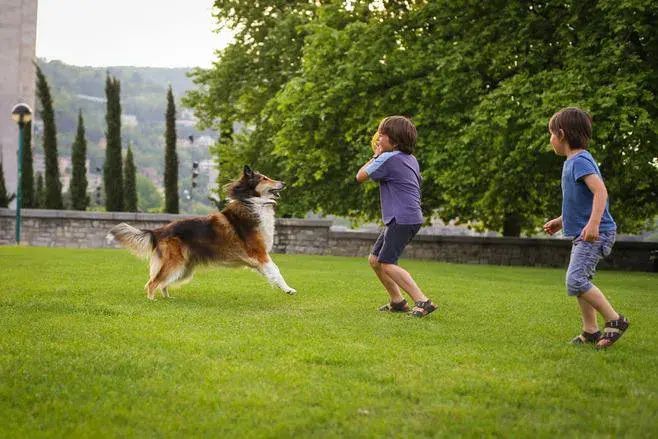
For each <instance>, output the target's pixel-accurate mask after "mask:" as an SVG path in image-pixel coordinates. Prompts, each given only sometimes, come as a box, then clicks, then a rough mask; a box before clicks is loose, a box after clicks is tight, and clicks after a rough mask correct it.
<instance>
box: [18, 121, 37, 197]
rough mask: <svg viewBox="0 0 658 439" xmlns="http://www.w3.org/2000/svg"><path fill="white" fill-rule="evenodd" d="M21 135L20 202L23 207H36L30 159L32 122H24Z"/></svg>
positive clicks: (31, 160)
mask: <svg viewBox="0 0 658 439" xmlns="http://www.w3.org/2000/svg"><path fill="white" fill-rule="evenodd" d="M23 136H24V138H23V150H22V151H23V156H22V157H21V161H22V168H23V169H22V170H21V186H22V192H21V204H22V207H25V208H34V207H36V199H35V194H34V163H33V159H32V122H28V123H26V124H25V127H24V128H23Z"/></svg>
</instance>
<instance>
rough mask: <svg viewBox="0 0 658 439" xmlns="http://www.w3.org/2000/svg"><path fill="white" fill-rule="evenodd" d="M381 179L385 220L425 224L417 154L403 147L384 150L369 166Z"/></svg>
mask: <svg viewBox="0 0 658 439" xmlns="http://www.w3.org/2000/svg"><path fill="white" fill-rule="evenodd" d="M365 171H366V173H367V174H368V177H370V178H371V179H372V180H374V181H377V182H379V199H380V203H381V207H382V220H384V224H389V223H390V222H391V221H393V220H394V219H395V222H396V223H397V224H422V222H423V213H422V211H421V210H420V182H421V177H420V167H419V166H418V161H417V160H416V157H414V156H413V155H411V154H406V153H403V152H401V151H390V152H384V153H382V154H380V155H379V157H377V158H376V159H375V160H373V161H372V162H371V163H370V164H369V165H368V166H367V167H366V169H365Z"/></svg>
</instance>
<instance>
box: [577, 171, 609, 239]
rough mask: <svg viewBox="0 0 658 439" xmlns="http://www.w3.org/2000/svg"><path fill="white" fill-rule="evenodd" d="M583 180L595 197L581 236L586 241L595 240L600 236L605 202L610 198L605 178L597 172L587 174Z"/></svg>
mask: <svg viewBox="0 0 658 439" xmlns="http://www.w3.org/2000/svg"><path fill="white" fill-rule="evenodd" d="M583 181H584V182H585V184H586V185H587V187H588V188H589V190H590V191H592V194H594V199H593V201H592V213H591V215H590V216H589V221H588V222H587V224H586V225H585V227H584V228H583V231H582V232H581V234H580V236H582V237H583V239H584V240H585V241H594V240H596V239H597V238H598V237H599V225H600V224H601V218H602V217H603V212H604V211H605V203H606V201H607V200H608V190H607V189H606V187H605V183H603V180H601V178H600V177H599V176H598V175H596V174H589V175H586V176H585V177H584V178H583Z"/></svg>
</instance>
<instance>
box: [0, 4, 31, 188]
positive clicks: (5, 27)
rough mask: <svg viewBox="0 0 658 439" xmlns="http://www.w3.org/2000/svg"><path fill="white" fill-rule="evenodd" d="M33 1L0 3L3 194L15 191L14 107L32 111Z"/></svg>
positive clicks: (0, 157) (15, 138)
mask: <svg viewBox="0 0 658 439" xmlns="http://www.w3.org/2000/svg"><path fill="white" fill-rule="evenodd" d="M36 40H37V0H0V161H1V162H2V167H3V171H4V175H5V183H6V185H7V191H8V192H10V193H12V192H16V183H17V181H16V180H17V177H16V173H17V170H18V168H17V164H18V161H17V159H18V155H17V150H18V127H17V125H16V123H15V122H14V121H13V120H12V119H11V109H12V108H13V107H14V105H16V104H18V103H20V102H25V103H26V104H28V105H29V106H30V107H31V108H32V109H33V110H34V108H35V95H34V94H35V80H36V73H35V71H36V69H35V67H34V62H35V61H36V55H35V52H36Z"/></svg>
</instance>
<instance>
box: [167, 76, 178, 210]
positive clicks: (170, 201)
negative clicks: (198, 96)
mask: <svg viewBox="0 0 658 439" xmlns="http://www.w3.org/2000/svg"><path fill="white" fill-rule="evenodd" d="M165 124H166V126H165V167H164V188H165V212H167V213H178V155H177V154H176V105H175V104H174V95H173V93H172V91H171V86H169V89H168V90H167V112H166V114H165Z"/></svg>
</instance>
